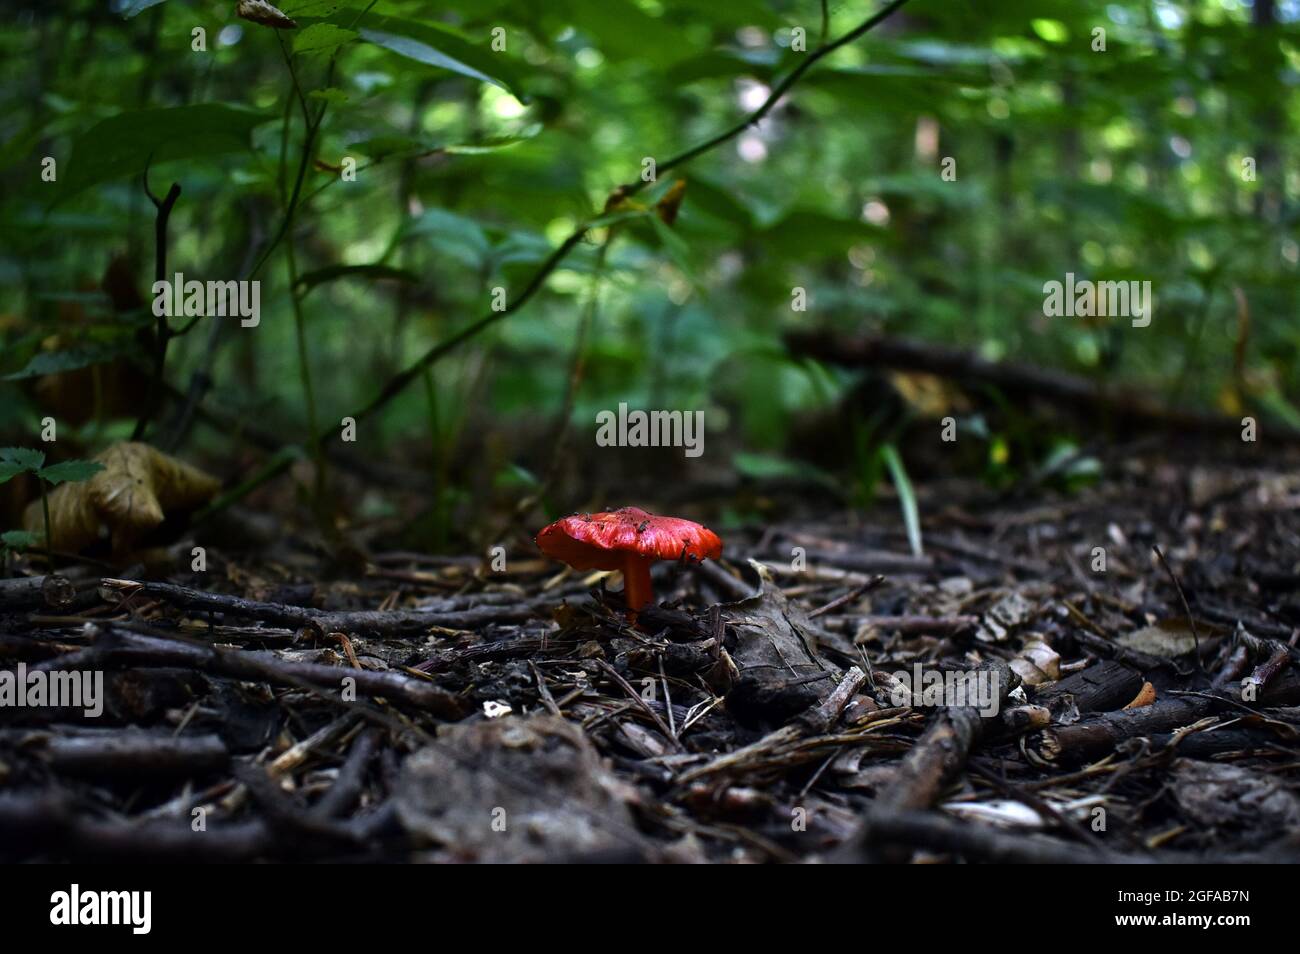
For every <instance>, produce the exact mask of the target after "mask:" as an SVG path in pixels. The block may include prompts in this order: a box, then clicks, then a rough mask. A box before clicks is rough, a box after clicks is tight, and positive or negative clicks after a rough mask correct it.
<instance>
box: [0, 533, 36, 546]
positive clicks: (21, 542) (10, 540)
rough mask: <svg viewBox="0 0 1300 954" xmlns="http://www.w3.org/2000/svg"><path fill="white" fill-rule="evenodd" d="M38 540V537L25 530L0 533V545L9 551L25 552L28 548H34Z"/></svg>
mask: <svg viewBox="0 0 1300 954" xmlns="http://www.w3.org/2000/svg"><path fill="white" fill-rule="evenodd" d="M38 540H40V537H38V536H37V535H36V534H34V533H28V532H27V531H26V530H8V531H6V532H4V533H0V543H3V544H4V545H5V546H7V547H8V548H9V549H10V550H26V549H27V548H28V547H34V546H36V543H37V541H38Z"/></svg>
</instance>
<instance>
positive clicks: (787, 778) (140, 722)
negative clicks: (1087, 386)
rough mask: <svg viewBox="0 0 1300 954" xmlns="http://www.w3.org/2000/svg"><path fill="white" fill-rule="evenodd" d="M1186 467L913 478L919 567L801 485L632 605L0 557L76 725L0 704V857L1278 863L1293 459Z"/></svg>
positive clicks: (3, 594)
mask: <svg viewBox="0 0 1300 954" xmlns="http://www.w3.org/2000/svg"><path fill="white" fill-rule="evenodd" d="M1184 456H1186V455H1184ZM1195 459H1197V460H1201V461H1211V463H1200V464H1193V463H1191V462H1190V460H1181V459H1179V456H1178V455H1177V454H1169V453H1167V452H1162V453H1159V454H1150V455H1146V456H1144V455H1142V454H1136V453H1135V454H1134V455H1133V456H1130V457H1128V458H1127V459H1123V458H1120V457H1118V456H1115V457H1112V458H1111V459H1110V460H1108V461H1107V466H1106V469H1105V474H1106V476H1105V478H1104V479H1103V480H1101V481H1100V482H1099V483H1097V484H1095V485H1093V486H1091V487H1089V488H1086V489H1083V490H1080V491H1077V492H1074V493H1071V494H1068V495H1067V494H1064V493H1058V492H1055V491H1051V490H1048V489H1046V488H1044V487H1020V488H1017V489H1016V491H1015V493H1013V494H1003V495H1000V496H999V495H996V494H993V493H992V492H991V491H989V490H988V488H987V487H984V486H982V485H978V484H973V483H964V482H961V481H943V482H930V483H926V482H922V483H921V484H920V485H919V486H918V497H919V499H920V502H921V513H922V527H923V531H924V554H925V555H924V556H916V555H913V553H912V552H911V550H910V548H909V546H908V542H907V536H906V534H905V532H904V531H903V529H902V524H901V522H900V520H899V518H898V516H897V508H896V507H895V506H894V505H893V503H892V502H891V501H887V500H886V501H882V502H880V503H879V504H877V505H876V507H875V508H873V510H872V511H871V512H870V513H869V514H866V515H863V514H854V513H848V512H842V511H840V510H838V509H835V505H833V504H830V503H825V504H820V503H818V501H817V500H816V499H815V498H812V497H810V496H808V495H804V497H803V499H802V501H800V502H795V503H791V504H790V505H789V506H788V507H786V512H787V513H788V517H787V518H786V519H783V520H778V521H771V522H768V523H766V524H765V525H763V526H754V527H752V528H750V529H748V530H742V531H736V532H731V531H729V532H726V533H724V537H725V552H724V557H723V559H722V560H721V561H717V562H713V563H707V564H704V565H703V566H699V567H690V568H679V567H675V566H672V565H668V566H667V567H666V568H664V567H661V569H663V571H664V572H663V573H662V575H660V576H659V577H658V579H657V587H658V598H659V600H660V601H661V605H660V606H659V607H657V608H652V609H648V610H647V611H645V612H644V613H642V614H641V616H640V618H639V620H638V621H637V625H635V626H634V625H631V624H630V623H629V622H628V620H627V618H626V615H625V613H624V612H623V608H622V606H621V604H620V597H619V594H618V593H617V592H615V591H614V588H613V586H611V589H610V590H609V591H606V590H605V589H604V586H603V584H604V580H602V579H599V578H594V577H592V576H587V575H583V574H578V573H575V572H573V571H564V570H563V568H562V567H560V566H559V565H558V564H554V563H550V562H547V561H544V560H543V559H541V558H540V555H538V554H537V553H536V552H535V551H531V552H530V551H529V550H528V549H527V548H525V547H523V546H520V547H519V548H518V552H512V553H510V554H508V560H507V562H506V567H507V568H506V569H505V570H504V571H501V572H493V571H492V569H491V567H490V566H489V565H488V562H487V560H485V559H484V558H481V557H479V556H474V555H470V556H465V557H463V558H447V557H428V556H422V555H420V554H415V553H403V552H381V551H376V552H372V553H369V554H367V557H366V560H365V563H364V568H363V569H361V570H360V571H358V572H356V573H354V574H351V575H347V574H344V575H343V578H342V579H338V580H337V581H334V582H326V581H325V580H326V579H327V575H326V573H325V570H324V569H323V568H322V561H321V559H320V557H319V556H318V555H314V554H312V553H311V552H308V551H306V550H304V551H303V552H301V553H300V554H299V555H298V557H297V558H296V559H292V560H286V559H284V558H283V553H284V552H285V548H280V549H278V550H276V551H275V553H274V555H269V554H263V555H261V556H259V555H256V554H252V553H236V552H229V553H226V552H217V551H216V550H210V552H209V553H208V560H209V567H208V571H207V572H206V573H202V574H200V573H190V572H188V566H187V568H186V572H185V573H177V574H173V575H170V576H168V577H157V576H154V577H149V576H148V575H147V574H146V573H145V572H144V571H142V570H140V569H138V568H136V569H134V570H130V569H125V570H115V571H110V570H108V569H107V568H105V567H102V566H96V565H93V564H87V565H82V566H75V565H74V566H66V567H62V568H60V569H59V571H58V572H59V574H60V579H59V580H54V579H41V580H34V579H33V577H32V576H27V577H24V576H21V575H20V576H17V577H15V578H13V579H10V580H6V581H4V582H3V583H0V658H2V659H3V661H4V667H5V668H6V669H10V670H13V668H14V667H15V666H16V665H17V664H18V663H22V664H23V665H24V667H26V670H27V678H28V681H29V683H30V682H31V680H32V679H33V678H36V677H34V674H36V673H40V674H42V675H41V676H40V677H39V678H45V677H48V675H49V674H50V673H51V672H53V671H95V672H102V673H104V682H103V687H104V692H103V712H102V714H101V715H100V716H98V717H96V718H86V717H84V716H83V714H82V712H81V711H79V710H73V709H66V708H65V709H53V708H50V707H48V706H44V707H39V706H37V707H33V706H28V707H25V708H19V707H4V708H0V858H2V859H3V860H6V861H14V860H64V859H78V860H83V859H97V860H98V859H140V860H154V859H183V860H222V861H252V860H322V861H323V860H358V861H359V860H385V861H438V860H447V861H629V862H631V861H651V862H665V861H668V862H694V861H733V862H734V861H757V862H765V861H778V862H793V861H808V860H855V861H856V860H874V861H906V860H952V861H968V862H979V861H1023V862H1087V861H1099V862H1114V861H1150V860H1156V861H1220V862H1221V861H1233V860H1243V859H1250V860H1300V841H1297V836H1296V832H1297V831H1300V795H1298V792H1300V744H1297V739H1300V666H1298V665H1297V664H1298V663H1300V650H1298V649H1297V648H1296V643H1297V636H1298V635H1300V588H1298V587H1297V583H1298V582H1300V467H1297V466H1296V465H1295V462H1294V461H1291V462H1289V463H1287V462H1280V461H1272V462H1270V463H1267V464H1261V463H1259V462H1258V461H1254V462H1249V461H1248V462H1247V463H1244V464H1238V463H1233V462H1232V461H1231V459H1230V458H1229V457H1228V456H1227V455H1226V454H1224V455H1215V454H1205V453H1198V454H1196V455H1195ZM625 502H628V503H630V502H631V501H625ZM290 549H291V547H290ZM186 552H188V551H186ZM750 561H756V562H750ZM760 565H761V569H760ZM29 572H30V573H31V574H35V573H36V572H38V571H37V570H35V569H32V570H30V571H29ZM65 579H66V580H67V581H68V582H67V583H64V582H63V580H65ZM610 582H611V584H614V583H615V581H610ZM917 667H920V668H919V669H918V668H917ZM945 674H946V678H944V680H943V682H942V685H943V686H944V687H946V689H947V690H948V691H946V692H940V691H938V690H937V689H936V688H935V687H936V686H937V685H939V683H940V680H941V677H942V676H945ZM958 674H967V675H963V676H962V677H961V679H957V678H955V677H956V676H957V675H958ZM918 675H919V676H920V680H919V683H918V680H917V676H918ZM962 687H964V688H965V689H966V690H968V692H967V694H966V695H965V696H961V695H954V693H956V692H957V690H958V689H959V688H962ZM1288 833H1289V834H1288Z"/></svg>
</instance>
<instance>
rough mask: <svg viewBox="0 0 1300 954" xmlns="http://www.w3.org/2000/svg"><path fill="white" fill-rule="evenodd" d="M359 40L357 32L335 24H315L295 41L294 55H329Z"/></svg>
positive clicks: (303, 31)
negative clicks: (346, 44) (344, 45)
mask: <svg viewBox="0 0 1300 954" xmlns="http://www.w3.org/2000/svg"><path fill="white" fill-rule="evenodd" d="M356 38H357V32H356V30H347V29H344V28H343V27H341V26H336V25H335V24H333V23H313V24H312V25H311V26H309V27H307V28H306V29H304V30H302V31H301V32H300V33H298V34H297V36H295V37H294V39H293V51H294V53H329V52H330V51H332V50H336V49H338V48H339V47H340V46H342V45H343V44H344V43H348V42H350V41H352V40H355V39H356Z"/></svg>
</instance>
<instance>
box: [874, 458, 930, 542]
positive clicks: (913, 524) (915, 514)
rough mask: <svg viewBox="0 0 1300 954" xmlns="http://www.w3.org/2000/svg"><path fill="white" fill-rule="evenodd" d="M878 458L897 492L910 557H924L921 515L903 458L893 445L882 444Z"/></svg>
mask: <svg viewBox="0 0 1300 954" xmlns="http://www.w3.org/2000/svg"><path fill="white" fill-rule="evenodd" d="M880 456H881V457H883V458H884V460H885V466H886V467H888V468H889V476H890V478H891V479H892V480H893V481H894V489H895V490H897V491H898V502H899V505H900V506H901V507H902V509H903V524H904V525H905V526H906V527H907V542H908V543H909V544H910V545H911V547H912V555H913V556H918V557H919V556H925V551H924V550H923V549H922V548H921V514H920V511H919V510H918V509H917V506H916V492H915V491H914V490H913V489H912V481H911V479H910V478H909V477H908V476H907V471H906V470H905V469H904V467H903V458H901V457H899V456H898V450H897V448H895V447H894V445H893V444H882V445H881V447H880Z"/></svg>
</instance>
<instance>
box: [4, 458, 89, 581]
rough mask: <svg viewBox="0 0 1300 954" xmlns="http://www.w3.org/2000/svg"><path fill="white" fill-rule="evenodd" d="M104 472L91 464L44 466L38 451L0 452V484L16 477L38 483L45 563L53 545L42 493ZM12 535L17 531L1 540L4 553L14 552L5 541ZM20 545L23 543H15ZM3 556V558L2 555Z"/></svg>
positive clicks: (47, 505)
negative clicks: (28, 477)
mask: <svg viewBox="0 0 1300 954" xmlns="http://www.w3.org/2000/svg"><path fill="white" fill-rule="evenodd" d="M103 469H104V465H103V464H100V463H98V462H96V461H93V460H65V461H63V462H62V463H58V464H51V465H50V466H49V467H46V466H45V454H44V453H43V452H42V451H38V450H31V449H29V448H26V447H4V448H0V484H3V483H4V482H5V481H7V480H10V479H12V478H14V477H17V476H18V475H19V474H33V475H35V477H36V479H37V480H38V482H39V483H40V487H41V513H42V515H43V516H44V518H45V554H46V561H47V562H48V561H49V557H50V554H51V553H52V552H53V551H54V541H53V540H51V539H50V499H49V495H48V494H47V493H46V485H47V484H48V485H49V486H51V487H53V486H55V485H56V484H67V483H79V482H80V481H83V480H89V479H90V478H91V477H94V476H95V475H96V474H97V473H99V472H100V471H101V470H103ZM13 533H21V531H11V533H6V534H5V535H4V537H3V538H0V539H3V540H4V543H5V549H6V551H8V550H9V549H10V547H11V546H12V547H13V548H14V549H18V546H17V545H15V544H10V543H9V540H8V538H9V537H10V536H11V535H12V534H13ZM23 537H24V538H30V537H31V534H23ZM18 542H19V543H23V542H24V541H23V540H21V539H20V540H18ZM25 546H31V541H30V540H27V541H26V542H25ZM6 556H7V554H6Z"/></svg>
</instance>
